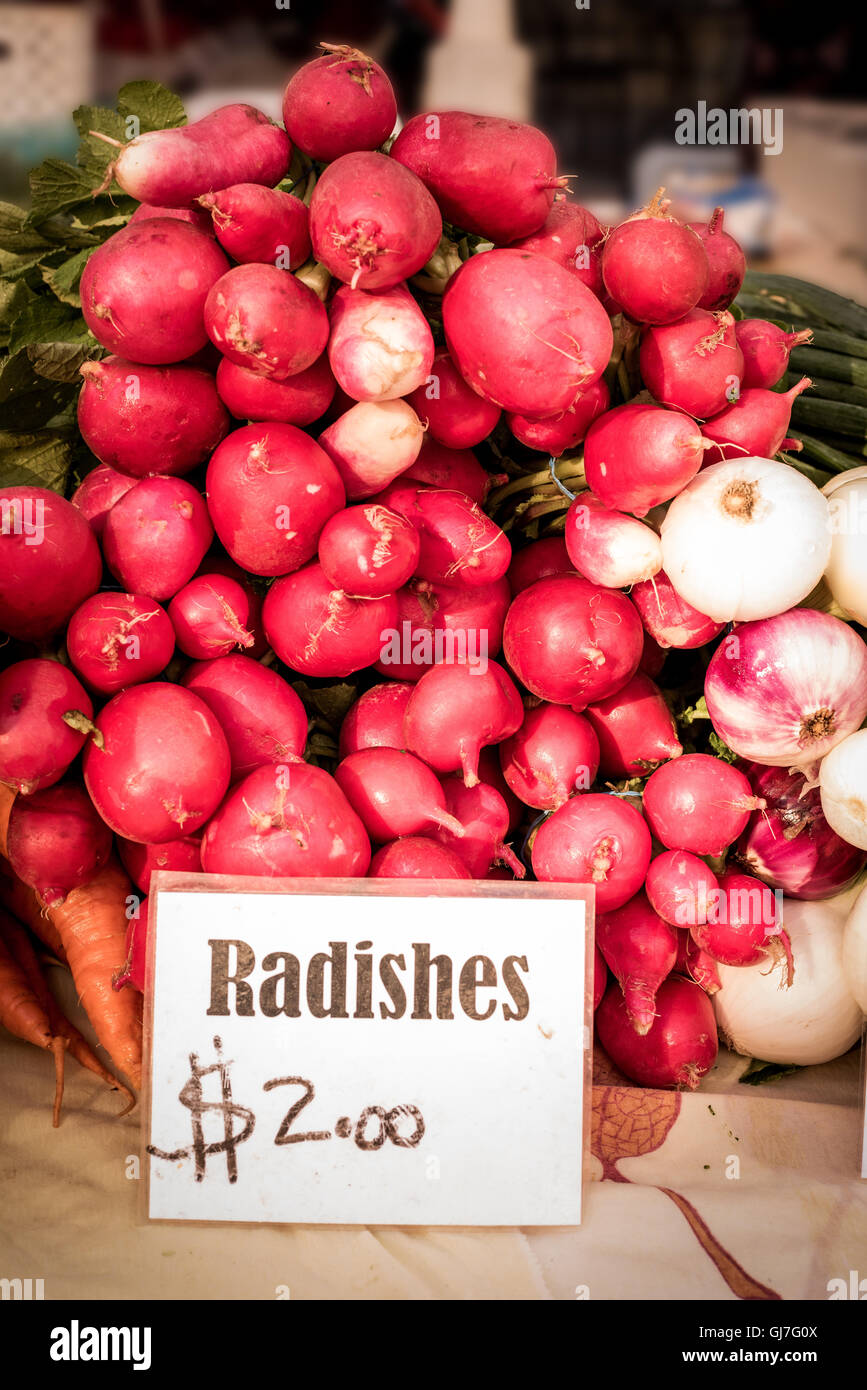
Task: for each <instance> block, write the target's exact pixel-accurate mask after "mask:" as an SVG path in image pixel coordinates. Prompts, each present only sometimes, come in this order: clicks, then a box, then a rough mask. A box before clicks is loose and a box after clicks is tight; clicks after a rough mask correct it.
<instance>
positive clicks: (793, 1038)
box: [713, 895, 863, 1067]
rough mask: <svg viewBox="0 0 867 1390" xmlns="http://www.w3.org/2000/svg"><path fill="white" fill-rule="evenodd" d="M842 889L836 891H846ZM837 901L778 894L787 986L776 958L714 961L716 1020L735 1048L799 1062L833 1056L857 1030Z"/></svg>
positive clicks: (749, 1054) (842, 918)
mask: <svg viewBox="0 0 867 1390" xmlns="http://www.w3.org/2000/svg"><path fill="white" fill-rule="evenodd" d="M847 896H848V895H841V897H847ZM845 922H846V918H845V908H843V909H841V905H840V901H839V900H838V899H834V898H831V899H829V900H828V901H826V902H818V903H805V902H796V901H795V900H794V899H792V898H786V899H784V901H783V925H784V926H785V929H786V931H787V932H788V934H789V939H790V941H791V943H792V958H793V961H794V967H795V973H794V977H793V980H792V984H791V986H790V988H789V989H786V988H785V986H784V983H783V981H784V970H783V969H782V968H781V966H780V965H779V964H778V965H776V966H775V967H774V968H773V969H771V970H770V971H769V970H768V967H767V966H766V965H748V966H730V965H720V966H718V967H717V968H718V970H719V977H720V981H721V982H722V988H721V989H720V991H719V993H717V994H715V995H714V997H713V1004H714V1009H715V1011H716V1017H717V1023H718V1025H719V1028H720V1032H721V1033H722V1035H723V1037H724V1039H725V1040H726V1041H727V1043H728V1045H729V1047H731V1048H732V1049H733V1050H734V1051H735V1052H740V1053H742V1054H743V1055H744V1056H746V1057H758V1058H760V1059H761V1060H762V1061H764V1062H779V1063H781V1064H783V1065H786V1064H791V1065H795V1066H800V1067H807V1066H813V1065H815V1064H816V1063H819V1062H830V1061H832V1060H833V1058H835V1057H841V1056H842V1055H843V1053H844V1052H848V1051H849V1048H850V1047H852V1045H853V1044H854V1043H856V1042H857V1041H858V1039H859V1038H860V1036H861V1027H862V1023H863V1018H862V1014H861V1008H860V1006H859V1004H858V1001H857V999H856V998H855V996H854V994H853V993H852V988H851V986H850V984H849V980H848V978H847V975H846V971H845V969H844V964H843V931H844V927H845Z"/></svg>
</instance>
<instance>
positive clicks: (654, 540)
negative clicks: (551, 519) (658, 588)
mask: <svg viewBox="0 0 867 1390" xmlns="http://www.w3.org/2000/svg"><path fill="white" fill-rule="evenodd" d="M566 548H567V550H568V553H569V559H570V560H571V561H572V564H573V565H574V566H575V569H576V570H577V571H578V573H579V574H581V575H583V576H584V578H585V579H589V580H590V582H591V583H593V584H601V585H603V587H604V588H607V589H625V588H627V587H628V586H629V585H631V584H637V583H639V582H640V581H641V580H646V579H652V577H653V576H654V575H655V574H658V573H659V570H660V568H661V566H662V545H661V543H660V540H659V536H658V535H657V534H656V532H655V531H653V530H651V528H650V527H649V526H645V525H644V522H643V521H636V519H635V517H634V516H626V515H625V514H624V513H623V512H618V511H613V510H612V509H611V508H610V507H606V506H605V503H604V502H600V500H599V498H598V497H594V495H593V493H592V492H581V493H579V494H578V496H577V497H576V498H575V501H574V502H573V503H572V506H571V507H570V508H569V511H568V512H567V514H566Z"/></svg>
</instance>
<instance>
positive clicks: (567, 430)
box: [506, 379, 611, 458]
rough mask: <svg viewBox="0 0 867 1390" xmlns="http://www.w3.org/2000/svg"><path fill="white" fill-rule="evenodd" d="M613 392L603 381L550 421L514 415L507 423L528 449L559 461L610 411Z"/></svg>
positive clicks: (583, 393)
mask: <svg viewBox="0 0 867 1390" xmlns="http://www.w3.org/2000/svg"><path fill="white" fill-rule="evenodd" d="M610 401H611V393H610V391H609V390H608V387H607V386H606V385H605V382H604V381H602V380H601V379H600V380H599V381H594V383H593V385H592V386H588V387H587V389H586V391H579V393H578V395H577V396H576V397H575V399H574V401H573V402H572V404H571V405H570V406H569V408H568V409H567V410H564V411H563V413H562V414H561V415H553V416H552V417H551V418H550V419H549V420H534V419H531V418H530V417H528V416H526V415H515V414H513V413H510V414H508V415H507V416H506V424H507V425H508V426H509V429H510V430H511V431H512V434H513V435H514V436H515V438H516V439H517V440H518V441H519V443H521V444H526V446H527V448H528V449H538V450H540V451H541V452H542V453H544V454H552V455H553V456H554V457H555V458H559V457H560V455H561V454H564V453H565V452H566V450H567V449H574V448H575V447H576V445H578V444H580V443H581V440H582V439H583V438H584V436H585V435H586V433H587V431H588V429H589V428H590V426H591V425H592V424H593V421H594V420H595V419H597V418H598V416H600V415H602V414H603V412H604V411H606V410H607V409H608V406H609V404H610Z"/></svg>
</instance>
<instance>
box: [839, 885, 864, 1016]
mask: <svg viewBox="0 0 867 1390" xmlns="http://www.w3.org/2000/svg"><path fill="white" fill-rule="evenodd" d="M843 969H844V970H845V972H846V979H847V980H848V982H849V988H850V989H851V990H852V993H853V994H854V996H855V998H856V1000H857V1001H858V1004H859V1005H860V1007H861V1009H862V1010H863V1012H864V1013H865V1014H867V888H863V889H862V890H861V892H860V893H859V894H858V897H857V899H856V901H855V904H854V906H853V908H852V910H851V912H850V913H849V915H848V917H847V918H846V927H845V930H844V932H843Z"/></svg>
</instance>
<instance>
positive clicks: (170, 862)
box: [117, 835, 202, 911]
mask: <svg viewBox="0 0 867 1390" xmlns="http://www.w3.org/2000/svg"><path fill="white" fill-rule="evenodd" d="M201 849H202V846H201V836H198V835H185V836H184V837H183V839H180V840H164V841H163V843H162V844H161V845H142V844H139V843H138V841H137V840H124V839H123V837H122V836H121V835H118V837H117V850H118V854H119V855H120V857H121V861H122V863H123V867H124V868H125V869H126V871H127V873H128V874H129V876H130V878H131V879H132V881H133V883H134V884H135V886H136V888H138V889H140V890H141V892H142V893H149V892H150V885H151V874H152V873H154V872H155V871H157V870H160V869H169V870H173V871H174V872H176V873H190V874H198V873H201V871H202V853H201ZM140 911H141V909H140Z"/></svg>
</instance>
